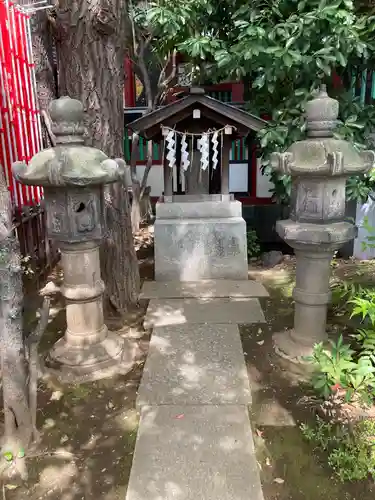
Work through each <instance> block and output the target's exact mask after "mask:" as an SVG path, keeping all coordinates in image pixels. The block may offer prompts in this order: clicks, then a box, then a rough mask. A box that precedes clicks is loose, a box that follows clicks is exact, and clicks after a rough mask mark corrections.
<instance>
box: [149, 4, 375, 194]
mask: <svg viewBox="0 0 375 500" xmlns="http://www.w3.org/2000/svg"><path fill="white" fill-rule="evenodd" d="M146 16H147V23H148V26H149V27H152V29H153V31H154V33H155V34H156V35H157V37H158V40H159V44H160V47H162V49H163V50H164V51H165V52H168V51H171V50H172V49H176V50H178V51H179V52H180V53H182V54H184V55H185V56H187V58H188V59H189V60H190V61H191V62H192V68H193V69H192V73H194V77H195V78H196V79H197V80H199V81H200V82H201V83H208V82H215V81H223V80H228V79H229V78H231V79H233V78H234V79H243V81H244V82H245V83H246V88H245V93H246V95H245V100H246V101H247V108H248V109H249V110H250V111H251V112H253V113H255V114H258V115H259V114H262V113H266V114H268V115H272V122H270V124H269V126H268V127H267V128H266V129H264V130H263V131H261V132H260V134H259V140H260V142H261V145H262V148H263V170H264V171H265V172H267V173H270V175H271V177H272V180H273V182H274V183H275V188H274V193H273V195H274V198H275V200H277V201H278V202H281V203H287V202H288V201H289V196H290V179H289V177H288V176H279V175H278V174H276V173H275V172H273V170H272V169H271V168H270V165H269V155H270V153H272V152H274V151H285V150H286V149H287V148H288V147H289V146H290V144H291V143H292V142H294V141H296V140H299V139H301V138H303V137H304V131H305V124H304V116H303V114H304V110H305V104H306V102H307V100H308V99H310V98H311V96H312V94H313V93H314V92H315V91H316V89H317V88H318V87H319V86H320V84H321V83H326V84H327V85H328V90H329V92H330V93H331V94H332V95H334V96H335V97H336V98H337V99H338V100H339V102H340V117H339V118H340V123H339V126H338V128H337V131H336V135H337V137H340V138H344V139H346V140H349V141H351V142H352V143H353V144H354V145H355V147H357V148H358V149H363V148H364V147H365V144H367V143H368V135H369V133H370V132H372V130H373V129H374V125H375V107H374V106H372V105H363V104H361V102H360V100H359V99H353V97H352V94H351V92H348V91H349V90H350V87H351V85H352V71H353V70H354V69H358V70H361V69H363V68H364V67H369V68H371V67H372V63H373V54H374V53H375V51H374V49H375V38H374V35H373V33H374V32H375V16H373V15H368V14H367V13H363V12H359V11H357V10H356V6H355V4H354V2H353V1H352V0H309V1H307V0H300V1H296V0H276V1H275V0H254V1H252V2H250V3H249V2H245V1H244V0H222V1H220V2H215V1H213V0H186V1H185V2H180V1H178V0H158V1H155V2H151V3H149V4H148V10H147V14H146ZM334 71H335V72H336V73H338V74H339V76H340V77H342V79H343V82H344V88H341V89H332V74H333V72H334ZM373 180H374V179H373V174H372V173H370V174H368V175H366V176H362V177H354V178H351V179H350V180H349V182H348V191H347V192H348V197H349V198H351V199H360V200H363V199H366V198H367V195H368V193H369V192H370V191H371V190H372V187H373V186H374V182H373Z"/></svg>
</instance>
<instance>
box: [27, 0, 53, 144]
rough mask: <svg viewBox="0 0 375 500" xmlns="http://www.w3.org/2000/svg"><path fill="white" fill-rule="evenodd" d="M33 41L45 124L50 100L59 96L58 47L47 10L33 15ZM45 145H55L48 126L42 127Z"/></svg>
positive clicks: (38, 90)
mask: <svg viewBox="0 0 375 500" xmlns="http://www.w3.org/2000/svg"><path fill="white" fill-rule="evenodd" d="M30 25H31V43H32V49H33V57H34V65H35V80H36V91H37V100H38V104H39V109H40V110H41V113H42V124H43V125H45V122H46V120H47V119H48V118H47V117H49V115H48V106H49V104H50V102H51V101H52V100H53V99H55V98H56V97H57V65H56V48H55V40H54V36H53V29H52V26H51V23H50V16H49V13H48V12H47V11H45V10H40V11H37V12H35V13H34V14H33V15H32V16H31V20H30ZM42 135H43V144H44V147H51V146H53V142H52V141H51V137H50V135H49V133H48V130H47V128H46V126H43V127H42Z"/></svg>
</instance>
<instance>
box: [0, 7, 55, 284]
mask: <svg viewBox="0 0 375 500" xmlns="http://www.w3.org/2000/svg"><path fill="white" fill-rule="evenodd" d="M39 3H40V2H39ZM42 145H43V144H42V130H41V120H40V113H39V110H38V105H37V96H36V82H35V68H34V63H33V54H32V44H31V29H30V15H29V12H28V11H26V10H25V8H23V7H22V5H21V6H20V5H17V3H14V2H11V1H9V0H0V163H1V167H0V168H2V169H3V172H4V175H5V179H6V182H7V186H8V189H9V191H10V193H11V198H12V202H13V208H14V230H15V233H16V234H17V236H18V240H19V242H20V249H21V253H22V255H23V257H25V258H26V259H27V262H28V264H27V270H28V273H27V275H28V276H29V278H31V279H32V281H33V282H35V280H36V281H37V282H38V280H39V279H43V276H45V273H46V271H48V269H50V268H51V267H52V266H53V265H54V264H55V263H56V261H57V260H58V256H59V254H58V249H57V248H56V247H55V246H54V245H52V244H51V242H50V241H49V240H48V237H47V233H46V220H45V213H44V209H43V207H42V206H41V205H40V201H41V199H42V196H43V193H42V189H41V188H39V187H34V186H22V185H21V184H19V183H18V182H16V181H15V180H14V178H13V175H12V171H11V168H12V163H13V162H15V161H24V162H26V163H27V162H28V161H30V159H31V158H32V157H33V156H34V155H35V154H36V153H37V152H38V151H40V149H41V148H42Z"/></svg>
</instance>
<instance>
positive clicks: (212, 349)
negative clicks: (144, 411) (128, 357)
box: [137, 325, 251, 406]
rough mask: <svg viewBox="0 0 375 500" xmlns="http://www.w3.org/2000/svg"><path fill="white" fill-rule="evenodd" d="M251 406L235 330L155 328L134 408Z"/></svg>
mask: <svg viewBox="0 0 375 500" xmlns="http://www.w3.org/2000/svg"><path fill="white" fill-rule="evenodd" d="M170 404H172V405H175V404H181V405H183V404H186V405H194V404H203V405H204V404H218V405H220V404H223V405H226V404H239V405H249V404H251V391H250V386H249V379H248V376H247V369H246V364H245V359H244V355H243V350H242V344H241V338H240V333H239V330H238V327H237V325H177V326H166V327H158V328H155V329H154V331H153V333H152V337H151V343H150V348H149V352H148V356H147V361H146V365H145V368H144V370H143V376H142V381H141V385H140V388H139V395H138V398H137V406H142V405H170Z"/></svg>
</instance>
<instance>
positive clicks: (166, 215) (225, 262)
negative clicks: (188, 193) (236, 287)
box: [155, 201, 248, 281]
mask: <svg viewBox="0 0 375 500" xmlns="http://www.w3.org/2000/svg"><path fill="white" fill-rule="evenodd" d="M247 277H248V270H247V241H246V223H245V221H244V219H243V218H242V217H241V203H240V202H238V201H198V202H192V201H191V202H190V201H187V202H179V203H177V202H173V203H162V204H158V206H157V209H156V221H155V280H156V281H199V280H203V279H232V280H246V279H247Z"/></svg>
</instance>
